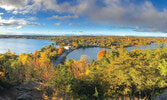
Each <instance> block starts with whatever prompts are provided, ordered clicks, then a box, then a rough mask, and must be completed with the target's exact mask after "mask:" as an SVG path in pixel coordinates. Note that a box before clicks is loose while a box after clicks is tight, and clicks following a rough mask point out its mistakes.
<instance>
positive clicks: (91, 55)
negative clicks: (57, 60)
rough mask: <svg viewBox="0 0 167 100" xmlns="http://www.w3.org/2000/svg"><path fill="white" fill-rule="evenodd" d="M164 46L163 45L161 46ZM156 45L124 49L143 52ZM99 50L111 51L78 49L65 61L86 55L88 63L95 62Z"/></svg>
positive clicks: (78, 58) (97, 48)
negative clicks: (136, 49)
mask: <svg viewBox="0 0 167 100" xmlns="http://www.w3.org/2000/svg"><path fill="white" fill-rule="evenodd" d="M163 46H165V44H164V45H163ZM157 47H158V44H157V43H151V44H150V45H146V46H132V47H126V49H127V50H128V51H131V50H133V49H135V48H138V49H141V50H145V49H148V48H151V49H154V48H157ZM101 50H106V51H110V50H111V49H105V48H100V47H91V48H85V49H83V48H80V49H76V50H74V51H72V52H70V53H69V54H68V55H67V57H66V59H74V60H80V58H81V56H82V55H87V56H89V58H90V59H89V61H88V62H91V61H92V60H93V59H94V60H95V61H96V60H97V54H98V53H99V51H101Z"/></svg>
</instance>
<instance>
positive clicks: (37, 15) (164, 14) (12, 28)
mask: <svg viewBox="0 0 167 100" xmlns="http://www.w3.org/2000/svg"><path fill="white" fill-rule="evenodd" d="M166 5H167V1H166V0H1V1H0V34H2V35H114V36H127V35H128V36H163V37H166V36H167V28H166V27H167V6H166Z"/></svg>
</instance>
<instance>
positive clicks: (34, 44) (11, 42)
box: [0, 38, 53, 55]
mask: <svg viewBox="0 0 167 100" xmlns="http://www.w3.org/2000/svg"><path fill="white" fill-rule="evenodd" d="M51 43H53V42H52V41H49V40H40V39H15V38H1V39H0V53H5V52H7V51H8V49H9V50H10V51H11V52H15V53H16V54H17V55H18V54H20V53H33V52H34V51H36V50H40V49H41V48H42V47H45V46H47V45H50V44H51Z"/></svg>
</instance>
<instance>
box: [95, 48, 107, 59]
mask: <svg viewBox="0 0 167 100" xmlns="http://www.w3.org/2000/svg"><path fill="white" fill-rule="evenodd" d="M105 54H106V51H105V50H102V51H100V52H99V53H98V55H97V59H98V60H100V59H101V58H102V57H104V56H105Z"/></svg>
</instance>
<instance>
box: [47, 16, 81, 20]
mask: <svg viewBox="0 0 167 100" xmlns="http://www.w3.org/2000/svg"><path fill="white" fill-rule="evenodd" d="M77 18H79V16H77V15H74V16H71V15H67V16H58V15H56V16H52V17H50V18H49V19H60V20H66V19H77Z"/></svg>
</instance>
